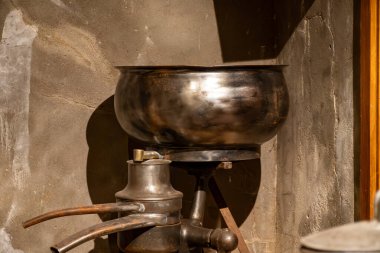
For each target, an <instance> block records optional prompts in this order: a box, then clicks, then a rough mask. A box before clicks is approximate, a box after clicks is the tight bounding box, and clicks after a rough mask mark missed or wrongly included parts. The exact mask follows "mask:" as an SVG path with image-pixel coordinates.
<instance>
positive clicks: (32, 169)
mask: <svg viewBox="0 0 380 253" xmlns="http://www.w3.org/2000/svg"><path fill="white" fill-rule="evenodd" d="M346 3H347V1H344V3H343V1H333V0H320V1H315V3H314V5H313V6H312V9H311V10H310V12H309V13H308V14H307V15H308V16H309V18H307V19H306V20H304V21H302V22H301V23H300V24H299V26H298V28H297V30H296V32H295V33H294V34H293V35H292V37H291V38H290V40H289V41H288V43H287V44H286V46H285V49H284V50H283V52H282V54H281V55H280V56H279V58H278V59H277V60H276V59H268V60H256V61H250V62H245V63H249V64H273V63H276V62H279V63H285V64H289V67H288V68H287V69H286V72H285V73H286V79H287V81H288V84H289V92H290V96H291V111H290V115H289V119H288V121H287V123H286V124H285V127H284V129H283V130H281V132H280V133H279V135H278V137H277V138H273V139H272V140H271V141H270V142H268V143H266V144H264V145H263V146H262V158H261V160H257V161H251V162H248V163H243V164H240V165H238V166H236V167H235V168H234V169H233V170H231V171H219V172H218V173H217V181H218V183H219V184H220V185H221V186H222V191H223V193H224V195H225V197H226V200H227V202H228V204H229V205H230V207H231V210H232V213H233V214H234V216H235V218H236V219H237V221H238V223H239V224H240V225H241V230H242V233H243V235H244V238H245V240H246V242H247V243H248V245H249V247H250V248H251V249H252V250H253V251H254V252H256V253H272V252H285V251H282V250H283V249H287V250H289V251H287V252H295V251H294V249H295V247H296V245H297V241H298V238H299V235H303V234H305V233H307V232H308V231H312V230H317V229H320V228H323V227H327V226H330V225H334V224H338V223H343V222H347V221H350V220H352V213H351V210H353V197H351V195H352V196H353V186H352V185H351V186H350V183H352V174H353V165H352V159H353V158H352V156H351V155H352V154H351V152H352V149H350V148H352V133H353V132H352V131H353V130H352V118H353V115H352V91H351V90H350V89H348V88H347V87H348V86H352V76H351V74H352V66H351V65H350V64H352V52H351V50H352V44H351V42H348V41H349V38H352V7H350V5H346ZM320 13H322V14H321V15H322V16H321V15H319V14H320ZM332 13H334V18H331V17H332V16H333V15H332ZM316 14H318V15H319V16H320V17H321V18H318V17H314V16H315V15H316ZM318 15H317V16H318ZM335 16H336V17H335ZM310 17H312V18H310ZM322 17H323V19H322ZM305 22H306V23H307V25H306V23H305ZM0 27H2V33H1V35H2V37H1V42H0V144H1V145H0V168H1V169H0V171H1V174H0V182H1V184H0V191H1V192H2V198H1V202H0V253H5V252H7V253H8V252H11V253H13V252H15V253H16V252H17V253H22V252H28V253H34V252H39V253H41V252H49V246H51V245H53V244H54V243H57V242H59V241H60V240H62V239H63V238H65V237H66V236H68V235H70V234H73V233H74V232H76V231H78V230H80V229H83V228H84V227H88V226H90V225H93V224H95V223H98V222H101V221H102V220H107V219H110V218H112V217H111V216H109V215H102V216H97V215H89V216H82V217H69V218H62V219H57V220H54V221H49V222H46V223H43V224H40V225H38V226H35V227H33V228H30V229H28V230H24V229H22V227H21V222H22V221H23V220H25V219H28V218H30V217H32V216H36V215H38V214H41V213H43V212H46V211H49V210H52V209H59V208H64V207H71V206H79V205H89V204H93V203H106V202H113V201H114V196H113V195H114V193H115V192H116V191H118V190H120V189H122V188H123V187H124V185H125V183H126V165H125V161H126V160H127V159H128V155H127V153H128V150H127V149H128V144H129V145H130V142H129V141H128V137H127V135H126V134H125V133H124V132H123V131H122V130H121V128H120V127H119V125H118V123H117V121H116V118H115V114H114V110H113V97H112V94H113V93H114V89H115V85H116V83H117V80H118V75H119V74H118V71H117V70H116V69H114V66H117V65H217V64H223V61H224V59H223V57H222V52H221V48H220V41H219V36H218V29H217V22H216V17H215V11H214V5H213V1H211V0H210V1H209V0H207V1H205V0H194V1H179V0H167V1H157V0H126V1H122V0H111V1H101V0H92V1H68V0H67V1H66V0H65V1H64V0H50V1H48V0H33V1H27V0H13V1H10V0H9V1H8V0H2V1H0ZM306 27H308V28H307V29H308V30H307V29H306ZM350 36H351V37H350ZM326 39H327V40H326ZM326 43H327V44H328V45H332V46H333V47H332V49H331V48H330V47H328V45H327V44H326ZM320 45H322V48H321V50H322V51H321V50H320V49H318V47H319V46H320ZM343 45H344V46H343ZM321 52H322V53H321ZM315 61H316V62H315ZM340 64H347V66H348V67H347V68H342V67H341V65H340ZM314 65H316V66H314ZM300 69H301V72H300ZM300 73H302V74H301V75H300ZM301 88H302V89H303V91H302V89H301ZM312 93H313V94H314V93H316V94H318V95H317V96H315V97H313V96H311V94H312ZM305 104H307V106H304V105H305ZM322 105H323V108H324V109H323V113H320V112H321V110H322V109H321V107H322ZM312 122H314V123H315V124H312ZM310 136H311V137H310ZM309 182H312V183H313V185H315V186H316V187H317V188H316V189H317V190H316V191H310V192H306V191H305V189H307V188H308V187H309V185H310V184H309ZM173 184H174V186H175V187H176V188H178V189H179V190H181V191H183V192H184V193H185V198H184V214H185V215H186V212H187V210H188V209H189V205H190V202H191V198H192V195H191V193H192V190H193V181H192V179H191V178H189V177H188V176H187V175H186V174H185V173H183V172H180V171H176V172H174V173H173ZM313 192H314V193H315V192H317V193H318V195H316V196H317V197H314V195H313V194H312V193H313ZM258 193H259V194H258ZM289 196H290V197H289ZM346 209H347V210H349V211H346ZM306 210H307V211H306ZM306 215H308V217H311V218H310V219H306V218H305V217H306ZM207 219H208V220H209V222H208V223H209V224H208V225H216V226H219V225H222V221H221V218H220V217H219V215H218V210H217V209H216V208H215V204H214V203H213V201H212V200H210V201H209V202H208V209H207ZM288 236H289V237H288ZM289 238H290V239H289ZM276 250H277V251H276ZM72 252H77V253H83V252H89V253H90V252H91V253H100V252H102V253H105V252H110V253H115V252H117V250H116V248H115V237H114V236H110V238H109V239H107V238H99V239H97V240H95V241H92V242H89V243H86V244H84V245H82V246H80V247H78V248H77V249H75V250H73V251H72Z"/></svg>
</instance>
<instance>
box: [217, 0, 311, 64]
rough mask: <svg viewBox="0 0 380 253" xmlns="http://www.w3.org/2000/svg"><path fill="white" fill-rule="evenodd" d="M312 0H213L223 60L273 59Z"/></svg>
mask: <svg viewBox="0 0 380 253" xmlns="http://www.w3.org/2000/svg"><path fill="white" fill-rule="evenodd" d="M314 1H315V0H270V1H261V0H240V1H229V0H214V8H215V15H216V20H217V25H218V32H219V41H220V47H221V50H222V57H223V61H224V62H236V61H249V60H262V59H271V58H276V57H277V56H278V55H279V53H280V52H281V50H282V48H283V47H284V45H285V44H286V42H287V41H288V39H289V38H290V36H291V35H292V33H293V31H294V30H295V28H296V27H297V25H298V24H299V22H300V21H301V20H302V19H303V17H304V16H305V14H306V12H307V11H308V9H309V8H310V7H311V5H312V4H313V2H314Z"/></svg>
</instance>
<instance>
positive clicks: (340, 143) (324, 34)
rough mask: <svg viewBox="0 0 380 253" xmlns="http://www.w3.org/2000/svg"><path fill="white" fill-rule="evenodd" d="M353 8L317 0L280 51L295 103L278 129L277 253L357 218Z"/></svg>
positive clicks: (341, 3)
mask: <svg viewBox="0 0 380 253" xmlns="http://www.w3.org/2000/svg"><path fill="white" fill-rule="evenodd" d="M278 7H280V8H281V6H278ZM353 13H354V11H353V1H335V0H326V1H321V0H317V1H315V2H314V4H313V5H312V6H311V8H310V9H309V11H308V12H307V14H306V16H305V17H304V19H303V20H302V21H301V22H300V24H299V25H298V27H297V28H296V30H295V31H294V33H293V34H292V36H291V37H290V39H289V40H288V42H287V43H286V45H285V48H284V49H283V51H282V52H281V54H280V55H279V57H278V62H279V63H280V64H288V65H289V66H288V67H286V68H285V78H286V80H287V82H288V89H289V93H290V94H291V100H290V101H291V103H290V111H289V116H288V120H287V122H286V124H285V125H284V127H283V128H282V129H281V130H280V132H279V133H278V135H277V143H278V146H277V166H278V170H277V240H276V252H282V253H285V252H289V253H290V252H296V249H297V247H298V244H299V243H298V240H299V236H304V235H306V234H308V233H310V232H314V231H319V230H321V229H325V228H328V227H331V226H336V225H339V224H342V223H347V222H352V221H353V218H354V150H353V147H354V140H353V136H354V134H353V133H354V103H353V101H354V98H353V96H356V95H358V94H354V83H353Z"/></svg>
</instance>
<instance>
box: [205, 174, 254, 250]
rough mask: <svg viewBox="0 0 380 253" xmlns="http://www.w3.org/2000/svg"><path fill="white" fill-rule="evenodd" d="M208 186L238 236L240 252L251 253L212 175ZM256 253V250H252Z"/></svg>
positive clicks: (229, 226)
mask: <svg viewBox="0 0 380 253" xmlns="http://www.w3.org/2000/svg"><path fill="white" fill-rule="evenodd" d="M208 187H209V189H210V192H211V194H212V196H213V197H214V200H215V202H216V204H217V205H218V208H219V211H220V213H221V215H222V216H223V219H224V221H225V222H226V224H227V227H228V228H229V229H230V230H231V231H232V232H234V233H235V234H236V236H237V238H238V249H239V251H240V253H250V251H249V249H248V246H247V244H246V243H245V241H244V238H243V236H242V234H241V232H240V230H239V227H238V226H237V224H236V222H235V219H234V217H233V216H232V213H231V211H230V209H229V208H228V206H227V203H226V201H225V200H224V198H223V195H222V193H221V192H220V190H219V187H218V185H217V183H216V181H215V178H214V177H211V178H210V179H209V181H208ZM252 253H254V252H252Z"/></svg>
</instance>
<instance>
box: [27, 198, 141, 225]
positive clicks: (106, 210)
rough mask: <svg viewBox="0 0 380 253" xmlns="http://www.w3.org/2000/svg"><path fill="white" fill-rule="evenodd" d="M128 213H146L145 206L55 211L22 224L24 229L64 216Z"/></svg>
mask: <svg viewBox="0 0 380 253" xmlns="http://www.w3.org/2000/svg"><path fill="white" fill-rule="evenodd" d="M126 211H138V212H142V211H144V205H143V204H140V203H135V202H119V203H108V204H98V205H92V206H82V207H72V208H66V209H61V210H55V211H51V212H47V213H44V214H42V215H39V216H37V217H34V218H32V219H30V220H27V221H25V222H23V223H22V226H23V227H24V228H27V227H30V226H33V225H36V224H38V223H41V222H43V221H47V220H51V219H54V218H58V217H63V216H71V215H81V214H96V213H111V212H126Z"/></svg>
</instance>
